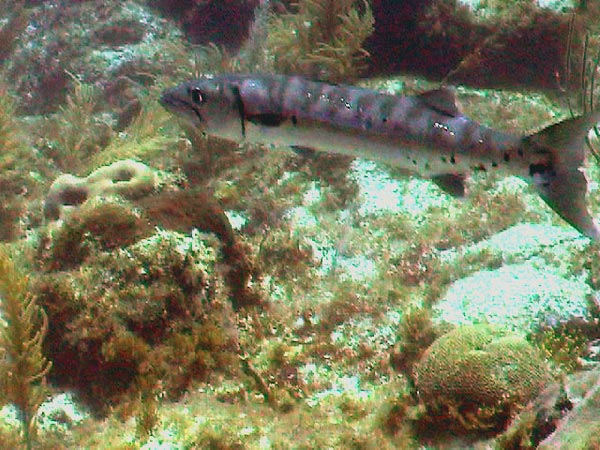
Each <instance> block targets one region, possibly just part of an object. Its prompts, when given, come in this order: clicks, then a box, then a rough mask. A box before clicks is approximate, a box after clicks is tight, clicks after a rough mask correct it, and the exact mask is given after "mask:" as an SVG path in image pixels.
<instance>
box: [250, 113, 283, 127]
mask: <svg viewBox="0 0 600 450" xmlns="http://www.w3.org/2000/svg"><path fill="white" fill-rule="evenodd" d="M246 120H247V121H248V122H251V123H253V124H256V125H264V126H266V127H278V126H280V125H281V124H282V123H283V122H285V117H284V116H283V115H282V114H276V113H274V114H269V113H266V114H252V115H247V116H246Z"/></svg>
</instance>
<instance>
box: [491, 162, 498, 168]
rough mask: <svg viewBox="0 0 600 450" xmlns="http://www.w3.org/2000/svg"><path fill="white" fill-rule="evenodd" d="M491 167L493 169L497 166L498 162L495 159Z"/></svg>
mask: <svg viewBox="0 0 600 450" xmlns="http://www.w3.org/2000/svg"><path fill="white" fill-rule="evenodd" d="M492 167H493V168H494V169H495V168H496V167H498V163H497V162H496V161H492Z"/></svg>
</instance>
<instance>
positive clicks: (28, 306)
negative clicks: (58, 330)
mask: <svg viewBox="0 0 600 450" xmlns="http://www.w3.org/2000/svg"><path fill="white" fill-rule="evenodd" d="M0 312H2V319H3V322H4V323H3V324H2V325H3V326H2V330H1V331H0V393H1V394H2V403H4V402H9V403H13V404H14V405H15V406H16V407H17V409H18V411H19V415H20V420H21V422H22V423H23V437H24V440H25V444H26V447H27V449H28V450H29V449H31V448H33V447H32V446H33V441H34V439H35V431H36V430H35V415H36V411H37V409H38V407H39V406H40V404H41V403H42V402H43V401H44V399H45V398H46V395H47V393H48V390H47V388H46V374H47V373H48V371H49V370H50V368H51V363H49V362H48V360H47V359H46V357H45V356H44V355H43V354H42V343H43V341H44V338H45V336H46V332H47V331H48V319H47V317H46V313H45V312H44V310H43V309H42V308H41V307H40V306H39V305H38V302H37V299H36V297H35V296H34V295H32V294H31V292H30V287H29V280H28V279H27V277H26V276H24V275H23V274H22V273H20V271H19V270H18V269H17V268H16V267H15V264H14V262H13V261H12V260H11V259H10V257H9V253H8V251H7V249H6V248H5V247H2V248H0Z"/></svg>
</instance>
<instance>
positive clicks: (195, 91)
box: [190, 87, 206, 104]
mask: <svg viewBox="0 0 600 450" xmlns="http://www.w3.org/2000/svg"><path fill="white" fill-rule="evenodd" d="M190 96H191V98H192V102H194V103H196V104H201V103H204V102H205V101H206V98H205V97H204V94H203V93H202V91H201V90H200V89H199V88H197V87H196V88H192V89H191V90H190Z"/></svg>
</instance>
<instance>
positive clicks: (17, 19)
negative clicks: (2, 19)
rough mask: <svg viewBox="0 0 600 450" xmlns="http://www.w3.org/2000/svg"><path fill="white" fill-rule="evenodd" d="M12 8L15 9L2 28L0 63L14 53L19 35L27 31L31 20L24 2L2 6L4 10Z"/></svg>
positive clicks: (0, 33)
mask: <svg viewBox="0 0 600 450" xmlns="http://www.w3.org/2000/svg"><path fill="white" fill-rule="evenodd" d="M10 9H12V10H13V12H12V15H11V17H10V18H9V19H8V21H7V22H6V23H5V24H4V26H3V27H2V28H0V64H2V63H4V61H6V60H7V59H8V58H9V56H10V55H11V54H12V52H13V50H14V48H15V45H16V43H17V42H18V38H19V35H20V34H21V33H23V31H25V28H26V27H27V24H28V22H29V11H28V10H27V9H25V7H24V5H23V2H16V4H14V5H7V6H6V8H4V7H3V8H2V10H3V11H7V10H8V11H10Z"/></svg>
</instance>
